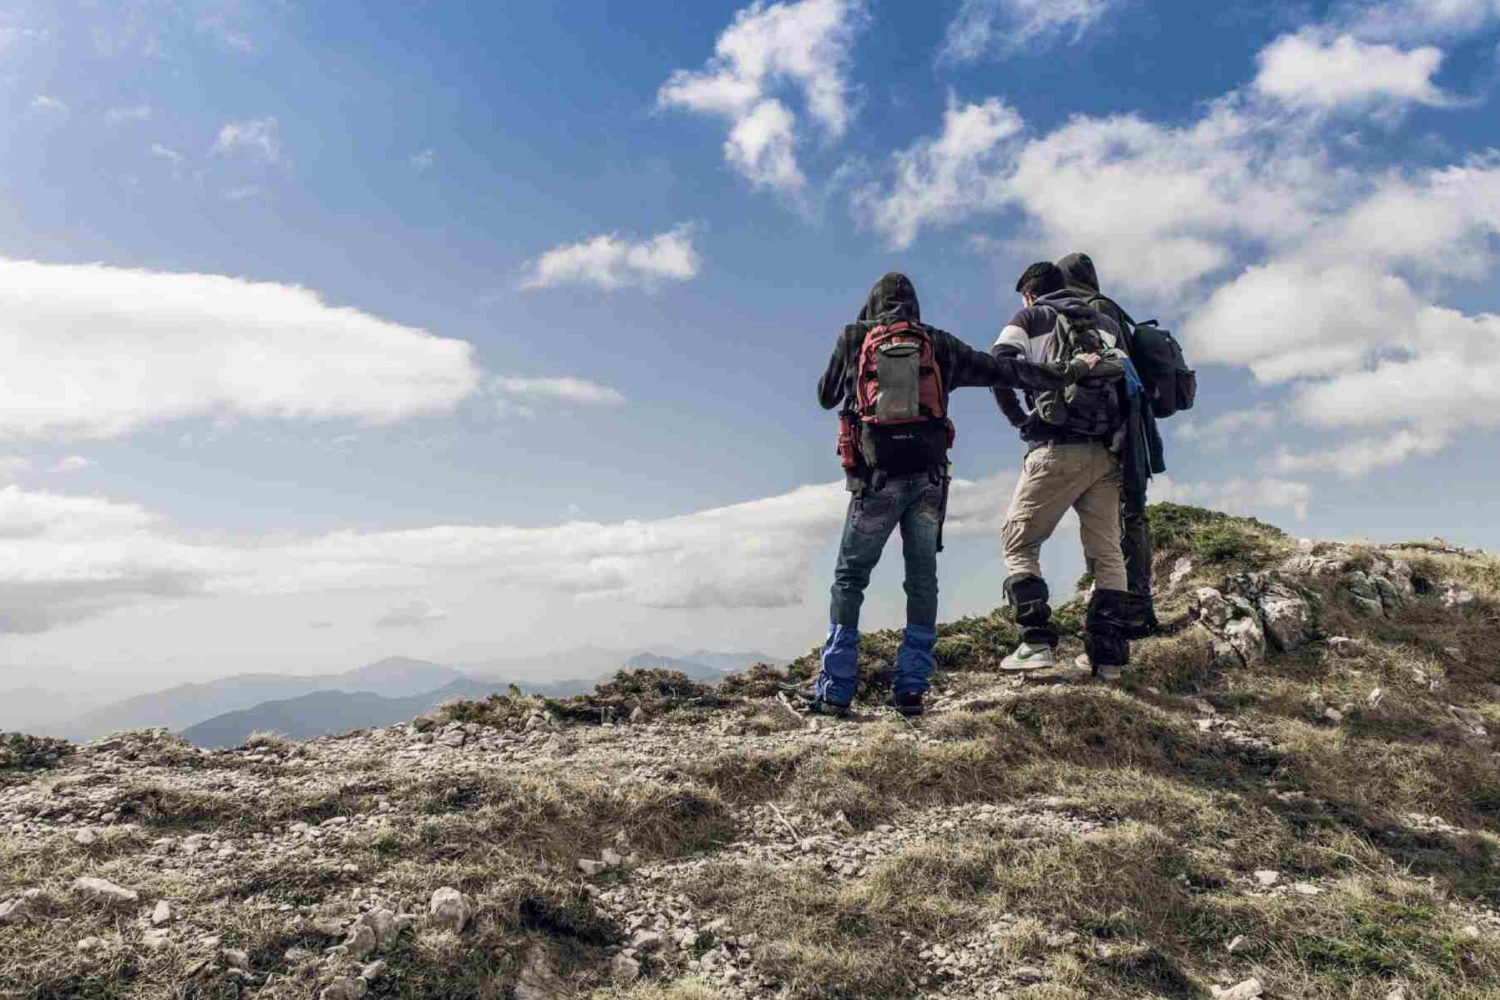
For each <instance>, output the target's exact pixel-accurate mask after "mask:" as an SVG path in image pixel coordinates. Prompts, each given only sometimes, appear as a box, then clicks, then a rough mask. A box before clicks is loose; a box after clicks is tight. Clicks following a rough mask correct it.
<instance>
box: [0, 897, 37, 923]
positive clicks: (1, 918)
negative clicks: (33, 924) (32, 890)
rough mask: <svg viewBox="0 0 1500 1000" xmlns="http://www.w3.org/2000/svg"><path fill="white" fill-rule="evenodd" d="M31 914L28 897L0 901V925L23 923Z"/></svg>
mask: <svg viewBox="0 0 1500 1000" xmlns="http://www.w3.org/2000/svg"><path fill="white" fill-rule="evenodd" d="M32 916H33V912H32V909H31V901H30V900H29V899H25V898H22V899H11V900H7V901H5V902H3V903H0V927H4V926H6V925H10V924H24V923H25V922H26V921H28V920H30V919H31V918H32Z"/></svg>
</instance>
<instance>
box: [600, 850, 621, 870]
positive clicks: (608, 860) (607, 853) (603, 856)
mask: <svg viewBox="0 0 1500 1000" xmlns="http://www.w3.org/2000/svg"><path fill="white" fill-rule="evenodd" d="M599 860H600V861H602V862H604V863H605V864H606V865H608V866H609V867H610V868H618V867H620V866H621V865H623V864H624V863H625V856H624V855H622V854H621V853H620V852H619V851H617V850H615V849H614V848H613V847H606V848H605V849H604V850H603V851H602V852H600V854H599Z"/></svg>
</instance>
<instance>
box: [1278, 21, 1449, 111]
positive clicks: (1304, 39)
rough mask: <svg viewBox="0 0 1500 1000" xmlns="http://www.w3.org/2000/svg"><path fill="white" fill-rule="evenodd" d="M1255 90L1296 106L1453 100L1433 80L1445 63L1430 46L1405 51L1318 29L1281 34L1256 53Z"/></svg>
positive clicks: (1356, 105)
mask: <svg viewBox="0 0 1500 1000" xmlns="http://www.w3.org/2000/svg"><path fill="white" fill-rule="evenodd" d="M1259 62H1260V73H1259V75H1258V76H1256V78H1255V89H1256V90H1257V91H1259V92H1260V93H1261V94H1264V95H1266V96H1268V97H1273V98H1275V99H1276V100H1278V101H1281V102H1282V103H1284V104H1287V105H1290V106H1292V107H1299V108H1324V109H1327V108H1337V107H1353V108H1363V107H1368V106H1370V105H1373V104H1379V103H1394V104H1397V105H1404V104H1430V105H1442V104H1446V103H1449V102H1450V101H1451V99H1450V98H1449V97H1448V96H1447V95H1446V94H1444V93H1443V91H1442V90H1441V89H1440V88H1439V87H1438V86H1437V84H1435V83H1433V82H1432V78H1433V76H1434V75H1435V74H1436V73H1437V71H1438V69H1439V68H1440V67H1441V66H1442V64H1443V52H1442V50H1441V49H1438V48H1436V47H1434V46H1430V45H1426V46H1422V47H1421V48H1416V49H1412V50H1410V51H1404V50H1402V49H1399V48H1397V47H1395V46H1394V45H1388V44H1385V43H1380V42H1362V41H1360V40H1359V39H1357V38H1354V37H1353V36H1351V35H1339V36H1337V37H1335V38H1327V37H1324V33H1323V32H1319V31H1317V30H1307V31H1300V32H1297V33H1296V34H1291V35H1283V36H1282V37H1281V38H1278V39H1277V40H1276V41H1275V42H1273V43H1271V45H1269V46H1267V47H1266V48H1265V49H1264V50H1262V51H1261V53H1260V58H1259Z"/></svg>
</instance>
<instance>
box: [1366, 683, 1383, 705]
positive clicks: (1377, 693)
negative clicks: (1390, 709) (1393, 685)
mask: <svg viewBox="0 0 1500 1000" xmlns="http://www.w3.org/2000/svg"><path fill="white" fill-rule="evenodd" d="M1366 700H1367V701H1369V703H1370V707H1371V708H1379V707H1380V703H1381V702H1382V701H1385V689H1384V688H1376V689H1375V690H1373V691H1371V692H1370V696H1369V698H1367V699H1366Z"/></svg>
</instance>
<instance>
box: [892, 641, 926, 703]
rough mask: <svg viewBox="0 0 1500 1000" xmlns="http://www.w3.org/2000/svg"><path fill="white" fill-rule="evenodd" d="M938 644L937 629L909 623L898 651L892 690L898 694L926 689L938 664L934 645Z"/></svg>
mask: <svg viewBox="0 0 1500 1000" xmlns="http://www.w3.org/2000/svg"><path fill="white" fill-rule="evenodd" d="M936 644H937V629H934V628H928V627H927V626H926V625H908V626H906V631H905V632H904V633H902V636H901V648H900V649H898V650H897V651H896V670H895V677H894V678H892V681H891V690H892V691H894V692H895V693H896V694H909V693H911V692H913V691H926V690H927V688H928V685H929V680H930V678H931V677H932V671H933V670H934V668H936V666H937V661H936V660H934V659H933V656H932V647H933V646H934V645H936Z"/></svg>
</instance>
